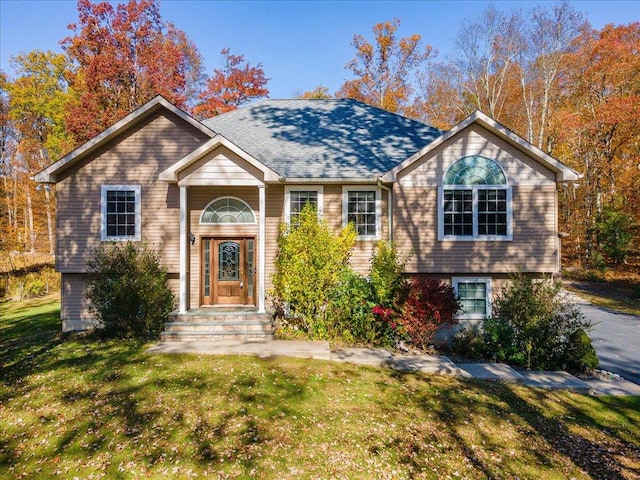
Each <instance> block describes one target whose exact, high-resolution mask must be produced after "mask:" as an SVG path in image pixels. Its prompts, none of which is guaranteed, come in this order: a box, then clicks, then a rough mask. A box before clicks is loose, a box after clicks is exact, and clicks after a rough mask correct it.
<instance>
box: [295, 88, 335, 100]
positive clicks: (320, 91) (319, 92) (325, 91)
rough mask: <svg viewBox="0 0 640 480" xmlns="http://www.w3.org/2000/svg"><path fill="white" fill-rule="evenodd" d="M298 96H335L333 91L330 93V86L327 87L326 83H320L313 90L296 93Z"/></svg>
mask: <svg viewBox="0 0 640 480" xmlns="http://www.w3.org/2000/svg"><path fill="white" fill-rule="evenodd" d="M296 97H297V98H305V99H325V98H333V97H332V95H331V93H329V87H325V86H324V85H318V86H317V87H316V88H314V89H313V90H309V91H306V92H303V93H301V94H300V95H296Z"/></svg>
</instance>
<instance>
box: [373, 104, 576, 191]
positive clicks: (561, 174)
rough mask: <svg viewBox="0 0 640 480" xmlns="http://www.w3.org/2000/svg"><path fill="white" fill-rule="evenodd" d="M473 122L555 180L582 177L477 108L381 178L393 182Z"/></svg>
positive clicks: (570, 179)
mask: <svg viewBox="0 0 640 480" xmlns="http://www.w3.org/2000/svg"><path fill="white" fill-rule="evenodd" d="M473 123H477V124H478V125H481V126H482V127H484V128H485V129H487V130H488V131H489V132H491V133H493V134H494V135H496V136H498V137H500V138H502V139H503V140H505V141H507V142H509V143H511V144H512V145H513V146H515V147H516V148H518V149H519V150H521V151H523V152H524V153H526V154H528V155H529V156H531V157H532V158H533V159H534V160H536V161H537V162H539V163H540V164H542V165H544V166H545V167H547V168H548V169H549V170H551V171H552V172H554V173H555V174H556V182H563V181H575V180H578V179H580V178H582V174H580V173H578V172H576V171H575V170H573V169H572V168H569V167H567V166H566V165H565V164H563V163H562V162H560V161H559V160H556V159H555V158H553V157H552V156H551V155H548V154H546V153H545V152H543V151H542V150H540V149H539V148H538V147H536V146H535V145H532V144H531V143H529V142H527V141H526V140H525V139H523V138H522V137H520V136H519V135H517V134H516V133H514V132H512V131H511V130H509V129H508V128H506V127H505V126H503V125H501V124H500V123H498V122H496V121H495V120H493V119H492V118H490V117H488V116H487V115H485V114H484V113H482V112H481V111H479V110H476V111H475V112H473V113H472V114H471V115H469V116H468V117H467V118H465V119H464V120H463V121H461V122H460V123H458V124H457V125H455V126H454V127H452V128H451V129H450V130H448V131H446V132H445V133H444V134H442V135H441V136H439V137H438V138H436V139H435V140H434V141H433V142H431V143H430V144H429V145H427V146H426V147H424V148H422V149H421V150H419V151H418V152H416V153H414V154H413V155H412V156H411V157H409V158H408V159H406V160H405V161H403V162H401V163H400V164H398V165H396V166H395V167H394V168H392V169H391V170H389V171H388V172H387V173H385V174H384V175H383V176H382V177H381V178H382V180H383V181H385V182H395V181H396V178H397V175H398V173H399V172H401V171H402V170H404V169H405V168H407V167H408V166H410V165H411V164H412V163H414V162H416V161H417V160H419V159H420V158H422V157H424V156H425V155H426V154H427V153H429V152H430V151H432V150H433V149H434V148H436V147H438V146H439V145H442V144H443V143H444V142H446V141H447V140H449V139H450V138H451V137H453V136H454V135H457V134H458V133H459V132H461V131H462V130H464V129H465V128H467V127H469V126H470V125H472V124H473Z"/></svg>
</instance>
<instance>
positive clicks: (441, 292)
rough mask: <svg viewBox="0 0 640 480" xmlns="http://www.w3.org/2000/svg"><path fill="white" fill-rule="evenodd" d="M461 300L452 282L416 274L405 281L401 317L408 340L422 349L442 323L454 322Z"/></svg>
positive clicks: (449, 323)
mask: <svg viewBox="0 0 640 480" xmlns="http://www.w3.org/2000/svg"><path fill="white" fill-rule="evenodd" d="M460 309H461V308H460V303H459V302H458V299H457V298H456V294H455V292H454V290H453V287H451V285H449V284H447V283H444V282H441V281H439V280H434V279H430V278H422V277H416V278H412V279H411V280H409V281H408V282H407V292H406V300H405V302H404V306H403V315H402V318H401V320H400V322H401V323H402V326H403V327H404V330H405V332H406V334H407V335H408V336H409V339H410V340H411V343H413V344H414V345H415V346H416V347H419V348H422V349H425V348H427V346H428V345H429V344H430V343H431V340H432V339H433V336H434V335H435V333H436V332H437V330H438V328H440V327H441V326H445V325H446V326H452V325H455V324H456V323H457V320H456V318H455V315H456V313H458V311H459V310H460Z"/></svg>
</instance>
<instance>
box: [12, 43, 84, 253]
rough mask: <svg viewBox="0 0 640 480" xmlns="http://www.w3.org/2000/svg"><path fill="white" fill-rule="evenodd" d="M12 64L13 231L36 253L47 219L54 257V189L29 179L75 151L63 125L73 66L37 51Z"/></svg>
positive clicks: (57, 56)
mask: <svg viewBox="0 0 640 480" xmlns="http://www.w3.org/2000/svg"><path fill="white" fill-rule="evenodd" d="M10 63H11V66H12V68H13V71H14V74H15V78H14V79H12V80H11V79H7V81H6V82H5V87H4V88H5V91H6V93H7V97H6V99H7V112H6V121H5V122H4V128H5V129H6V132H7V133H8V135H6V136H4V138H5V140H6V141H7V142H9V143H10V144H9V143H5V146H6V147H7V148H6V149H5V153H6V156H5V159H4V164H5V167H6V173H5V176H4V178H3V182H4V184H5V188H7V187H9V185H10V186H11V187H10V188H11V189H12V190H13V195H11V201H10V202H8V203H7V209H8V218H9V219H10V225H11V228H9V232H12V233H13V234H14V235H15V236H16V238H15V239H14V240H15V241H14V246H16V248H18V247H19V245H22V246H23V247H24V248H26V250H28V251H31V252H33V251H35V250H36V247H37V246H36V241H37V237H38V234H39V233H40V232H41V231H42V230H43V229H42V228H41V227H40V226H41V225H42V224H43V221H44V218H45V217H46V237H47V239H48V242H47V243H46V245H47V247H48V251H49V253H53V248H54V230H53V217H54V208H53V198H52V195H51V193H50V188H51V187H49V186H45V187H44V188H43V187H41V186H36V185H35V184H34V183H33V182H32V181H31V180H30V178H29V177H30V176H31V175H33V174H34V173H35V172H37V171H39V170H41V169H42V168H44V167H46V166H47V165H49V164H50V163H51V162H52V161H53V160H54V159H57V158H58V157H59V156H61V155H62V154H63V153H65V152H67V151H68V150H69V149H70V148H71V147H72V141H71V139H70V138H69V136H68V135H67V134H66V130H65V123H64V112H65V109H66V107H67V105H68V104H69V101H70V98H71V94H70V93H69V90H68V85H67V82H66V78H65V75H66V73H67V71H68V68H69V63H68V61H67V59H66V57H65V56H64V55H61V54H55V53H52V52H42V51H38V50H34V51H32V52H29V53H26V54H21V55H18V56H16V57H12V58H11V61H10ZM43 213H44V215H43ZM19 218H22V219H23V221H22V222H21V223H23V226H24V228H21V226H19V220H18V219H19ZM43 236H44V235H43ZM38 247H40V245H38ZM39 249H41V250H45V249H46V248H41V247H40V248H39Z"/></svg>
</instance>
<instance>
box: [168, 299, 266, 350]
mask: <svg viewBox="0 0 640 480" xmlns="http://www.w3.org/2000/svg"><path fill="white" fill-rule="evenodd" d="M160 338H161V340H162V341H169V342H176V341H177V342H192V341H198V340H209V341H213V342H216V343H217V342H229V341H241V342H246V341H268V340H272V339H273V322H272V315H271V314H269V313H258V312H256V311H255V309H249V310H243V309H239V310H233V309H230V310H219V309H218V308H216V309H215V310H213V309H211V310H209V309H204V308H200V309H194V310H190V311H189V312H187V313H178V312H174V313H172V314H171V315H169V321H168V322H167V323H165V325H164V332H162V333H161V335H160Z"/></svg>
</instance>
